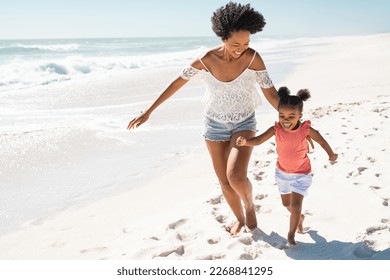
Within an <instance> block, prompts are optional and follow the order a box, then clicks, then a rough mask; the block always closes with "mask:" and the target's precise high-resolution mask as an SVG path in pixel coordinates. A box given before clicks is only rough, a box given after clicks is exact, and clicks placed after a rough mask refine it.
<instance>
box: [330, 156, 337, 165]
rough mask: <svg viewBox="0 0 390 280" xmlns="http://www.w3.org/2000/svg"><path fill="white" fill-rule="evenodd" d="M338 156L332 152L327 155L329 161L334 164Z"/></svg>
mask: <svg viewBox="0 0 390 280" xmlns="http://www.w3.org/2000/svg"><path fill="white" fill-rule="evenodd" d="M337 158H338V154H333V155H332V156H330V157H329V161H330V163H331V164H335V163H336V160H337Z"/></svg>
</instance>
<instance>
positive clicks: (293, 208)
mask: <svg viewBox="0 0 390 280" xmlns="http://www.w3.org/2000/svg"><path fill="white" fill-rule="evenodd" d="M303 197H304V196H303V195H300V194H298V193H294V192H293V193H289V194H282V195H281V198H282V203H283V206H285V207H286V208H287V210H288V211H289V212H290V213H291V215H290V229H289V232H288V236H287V239H288V242H289V243H290V244H291V245H296V242H295V232H296V231H297V232H299V233H302V232H303V220H304V219H305V216H304V215H303V214H301V211H302V202H303Z"/></svg>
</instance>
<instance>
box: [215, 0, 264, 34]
mask: <svg viewBox="0 0 390 280" xmlns="http://www.w3.org/2000/svg"><path fill="white" fill-rule="evenodd" d="M211 23H212V29H213V31H214V32H215V34H216V35H217V36H218V37H220V38H222V40H226V39H228V38H229V37H230V36H231V33H232V32H237V31H242V30H245V31H249V33H250V34H255V33H257V32H260V31H262V30H263V27H264V26H265V20H264V17H263V15H262V14H260V13H259V12H257V11H255V10H254V9H253V8H251V6H250V5H249V4H246V5H241V4H237V3H234V2H229V3H228V4H226V6H223V7H221V8H219V9H217V10H216V11H215V12H214V13H213V16H212V17H211Z"/></svg>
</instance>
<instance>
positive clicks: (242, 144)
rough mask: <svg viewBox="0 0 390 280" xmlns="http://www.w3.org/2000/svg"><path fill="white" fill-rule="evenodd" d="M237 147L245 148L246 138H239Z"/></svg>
mask: <svg viewBox="0 0 390 280" xmlns="http://www.w3.org/2000/svg"><path fill="white" fill-rule="evenodd" d="M236 145H237V146H239V147H240V146H245V145H246V138H245V137H243V136H240V137H238V138H237V140H236Z"/></svg>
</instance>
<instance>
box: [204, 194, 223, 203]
mask: <svg viewBox="0 0 390 280" xmlns="http://www.w3.org/2000/svg"><path fill="white" fill-rule="evenodd" d="M207 202H208V203H210V204H211V205H216V204H221V202H222V195H218V196H216V197H213V198H210V199H209V200H208V201H207Z"/></svg>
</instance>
